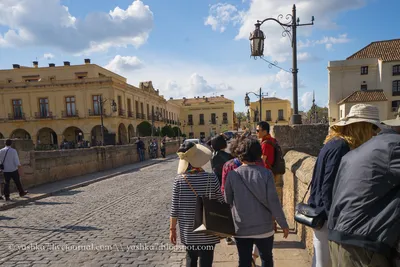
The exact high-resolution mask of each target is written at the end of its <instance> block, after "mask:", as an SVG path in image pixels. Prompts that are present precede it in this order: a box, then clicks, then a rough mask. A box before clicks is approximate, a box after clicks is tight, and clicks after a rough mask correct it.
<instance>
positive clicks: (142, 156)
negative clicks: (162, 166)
mask: <svg viewBox="0 0 400 267" xmlns="http://www.w3.org/2000/svg"><path fill="white" fill-rule="evenodd" d="M138 154H139V160H140V161H144V149H138Z"/></svg>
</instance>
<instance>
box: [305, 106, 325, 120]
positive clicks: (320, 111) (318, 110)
mask: <svg viewBox="0 0 400 267" xmlns="http://www.w3.org/2000/svg"><path fill="white" fill-rule="evenodd" d="M314 110H315V111H314ZM315 116H316V118H315ZM324 118H325V121H328V108H327V107H319V106H318V105H315V107H311V108H310V110H309V111H307V119H308V120H309V122H310V123H315V122H317V123H321V122H323V120H324Z"/></svg>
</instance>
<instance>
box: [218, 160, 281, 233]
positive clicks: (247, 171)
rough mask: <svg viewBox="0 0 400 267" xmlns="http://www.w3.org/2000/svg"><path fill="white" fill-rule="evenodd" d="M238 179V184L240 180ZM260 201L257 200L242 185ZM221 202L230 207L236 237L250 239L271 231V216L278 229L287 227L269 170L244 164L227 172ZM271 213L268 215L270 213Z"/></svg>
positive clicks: (272, 227) (272, 225)
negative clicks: (223, 198) (247, 237)
mask: <svg viewBox="0 0 400 267" xmlns="http://www.w3.org/2000/svg"><path fill="white" fill-rule="evenodd" d="M240 180H242V181H240ZM243 182H244V183H246V184H247V186H248V187H249V188H250V190H252V192H253V193H254V194H256V195H257V197H258V199H260V200H261V201H263V202H264V204H265V205H266V206H267V207H268V209H269V210H267V209H266V207H265V206H264V205H262V204H261V203H260V201H258V200H257V199H256V198H255V196H254V195H253V194H252V193H251V192H250V191H249V190H248V189H247V187H246V186H245V185H244V184H243ZM225 201H226V202H227V203H228V204H230V205H231V206H232V215H233V220H234V223H235V228H236V236H238V237H240V236H251V235H261V234H265V233H269V232H271V231H273V230H274V223H273V220H272V216H274V217H275V219H276V220H277V222H278V223H279V225H280V226H281V227H282V228H288V224H287V222H286V218H285V214H284V213H283V210H282V207H281V203H280V201H279V198H278V193H277V192H276V188H275V182H274V176H273V174H272V172H271V171H270V170H267V169H266V168H264V167H261V166H257V165H244V166H240V167H239V168H237V169H236V171H230V172H229V174H228V177H227V179H226V183H225ZM271 212H272V214H271Z"/></svg>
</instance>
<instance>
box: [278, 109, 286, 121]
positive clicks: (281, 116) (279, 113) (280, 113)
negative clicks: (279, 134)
mask: <svg viewBox="0 0 400 267" xmlns="http://www.w3.org/2000/svg"><path fill="white" fill-rule="evenodd" d="M278 120H280V121H284V120H285V118H284V116H283V109H279V110H278Z"/></svg>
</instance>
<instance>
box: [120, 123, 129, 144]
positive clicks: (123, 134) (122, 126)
mask: <svg viewBox="0 0 400 267" xmlns="http://www.w3.org/2000/svg"><path fill="white" fill-rule="evenodd" d="M127 143H128V133H127V130H126V127H125V124H123V123H120V124H119V126H118V144H120V145H126V144H127Z"/></svg>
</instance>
